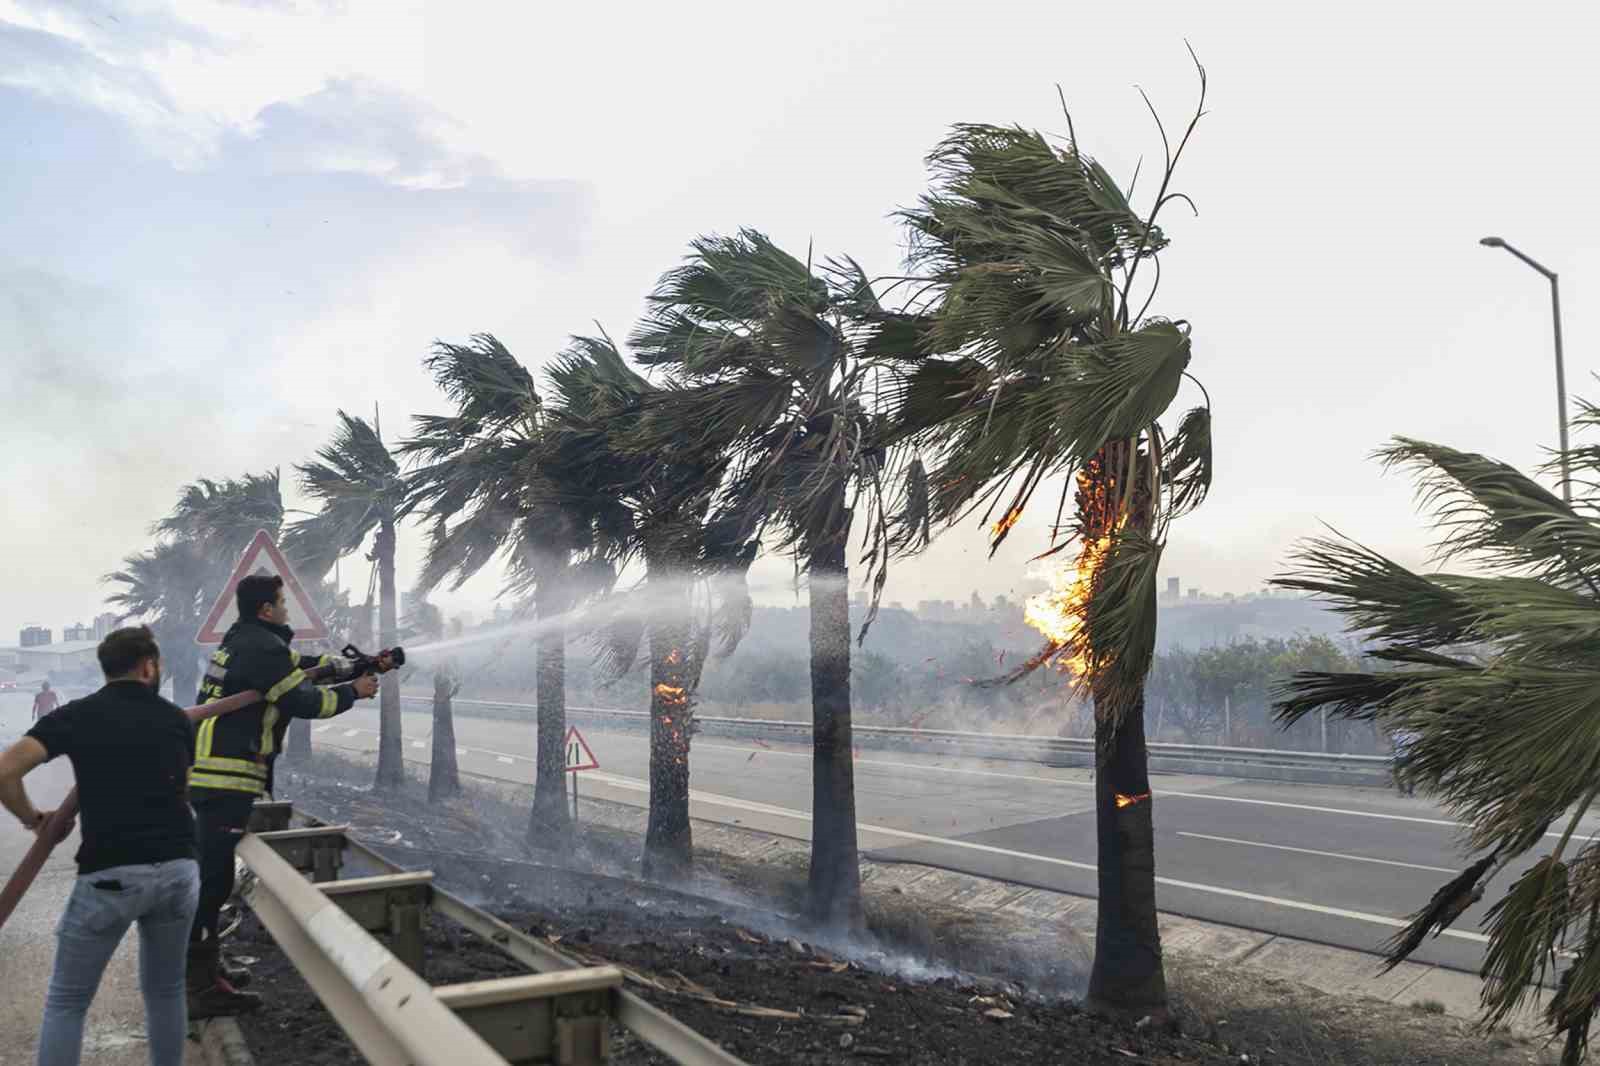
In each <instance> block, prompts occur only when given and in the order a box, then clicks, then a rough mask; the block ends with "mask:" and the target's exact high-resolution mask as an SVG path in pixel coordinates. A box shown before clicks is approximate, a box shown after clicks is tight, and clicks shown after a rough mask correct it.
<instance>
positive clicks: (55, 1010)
mask: <svg viewBox="0 0 1600 1066" xmlns="http://www.w3.org/2000/svg"><path fill="white" fill-rule="evenodd" d="M96 886H99V887H96ZM199 901H200V867H199V865H198V864H197V863H196V862H195V861H194V860H193V859H174V860H172V861H171V862H157V863H148V864H143V865H139V866H114V867H112V868H111V869H109V870H98V871H96V872H94V873H92V874H87V875H84V876H81V877H79V878H78V883H77V884H76V885H74V886H73V889H72V896H71V898H70V899H68V901H67V909H66V912H65V913H64V914H62V915H61V924H60V926H58V927H57V929H56V965H55V970H54V972H52V973H51V975H50V991H49V993H48V994H47V995H46V996H45V1001H44V1025H43V1027H42V1028H41V1029H40V1031H39V1058H38V1066H78V1059H79V1056H80V1055H81V1054H82V1052H83V1017H84V1015H85V1014H86V1013H88V1010H89V1004H90V1002H91V1001H93V999H94V993H95V990H96V989H97V988H99V987H100V977H101V975H102V974H104V973H105V969H106V963H108V962H110V961H111V955H112V953H113V952H115V951H116V950H117V945H118V944H120V943H121V942H122V936H123V934H124V933H126V932H127V931H128V926H130V925H132V924H134V923H135V922H137V923H138V924H139V987H140V989H141V990H142V991H143V992H144V1026H145V1033H146V1037H147V1039H148V1040H149V1042H150V1063H151V1066H182V1063H183V1042H184V1039H185V1038H186V1036H187V1035H188V1029H189V1005H188V1001H187V1000H186V998H185V995H184V964H185V961H186V956H187V949H188V944H189V927H190V925H191V924H192V923H193V922H194V912H195V907H196V906H198V905H199Z"/></svg>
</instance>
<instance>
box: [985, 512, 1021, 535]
mask: <svg viewBox="0 0 1600 1066" xmlns="http://www.w3.org/2000/svg"><path fill="white" fill-rule="evenodd" d="M1021 517H1022V508H1020V507H1013V508H1011V510H1009V511H1007V512H1006V516H1005V517H1004V518H1002V519H1000V521H998V522H996V523H995V524H994V525H993V526H992V527H991V528H990V532H992V533H993V534H994V539H995V540H999V539H1000V538H1001V537H1003V536H1005V535H1006V533H1007V532H1009V531H1010V529H1011V527H1012V526H1014V525H1016V524H1017V519H1019V518H1021Z"/></svg>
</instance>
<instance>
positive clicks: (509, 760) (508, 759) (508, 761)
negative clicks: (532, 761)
mask: <svg viewBox="0 0 1600 1066" xmlns="http://www.w3.org/2000/svg"><path fill="white" fill-rule="evenodd" d="M495 758H496V759H498V760H500V761H501V762H503V763H506V764H507V765H511V764H514V763H515V762H516V761H517V760H515V759H513V758H512V757H511V756H509V755H496V756H495Z"/></svg>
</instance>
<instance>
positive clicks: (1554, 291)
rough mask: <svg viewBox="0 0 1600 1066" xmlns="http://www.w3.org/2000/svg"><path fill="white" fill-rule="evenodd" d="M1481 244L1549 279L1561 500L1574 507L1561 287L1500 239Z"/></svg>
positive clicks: (1536, 263)
mask: <svg viewBox="0 0 1600 1066" xmlns="http://www.w3.org/2000/svg"><path fill="white" fill-rule="evenodd" d="M1478 243H1479V244H1481V245H1483V246H1484V247H1486V248H1504V249H1505V250H1506V251H1508V252H1510V253H1511V254H1512V255H1514V256H1516V257H1517V258H1518V259H1520V260H1522V261H1523V262H1524V263H1527V264H1528V265H1529V266H1531V267H1533V269H1535V270H1537V271H1538V272H1539V273H1541V274H1543V275H1544V276H1545V277H1546V278H1549V279H1550V312H1551V314H1552V316H1554V318H1555V324H1556V405H1557V406H1556V417H1557V423H1558V425H1559V426H1560V427H1561V496H1562V498H1563V499H1564V500H1566V501H1567V502H1568V503H1571V502H1572V471H1571V470H1570V469H1569V467H1568V465H1567V371H1566V365H1565V363H1564V362H1563V361H1562V357H1561V286H1560V284H1559V283H1558V282H1557V281H1556V272H1555V271H1554V270H1551V269H1550V268H1548V267H1546V266H1545V265H1544V264H1543V263H1541V262H1539V261H1538V260H1537V259H1534V258H1533V257H1532V256H1529V255H1524V254H1523V253H1522V252H1521V251H1519V250H1518V249H1517V248H1515V247H1514V246H1512V245H1509V244H1507V243H1506V242H1505V241H1504V240H1502V239H1501V238H1499V237H1485V238H1483V239H1482V240H1480V241H1479V242H1478Z"/></svg>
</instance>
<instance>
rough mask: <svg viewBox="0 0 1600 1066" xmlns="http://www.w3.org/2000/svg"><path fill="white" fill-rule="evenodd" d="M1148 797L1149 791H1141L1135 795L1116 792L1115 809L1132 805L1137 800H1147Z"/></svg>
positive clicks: (1137, 801)
mask: <svg viewBox="0 0 1600 1066" xmlns="http://www.w3.org/2000/svg"><path fill="white" fill-rule="evenodd" d="M1149 798H1150V793H1148V792H1141V793H1139V794H1138V795H1137V796H1124V795H1123V794H1122V793H1120V792H1118V793H1117V810H1119V811H1120V810H1122V809H1123V808H1124V807H1132V806H1133V805H1134V804H1135V803H1139V802H1141V801H1143V800H1147V799H1149Z"/></svg>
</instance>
